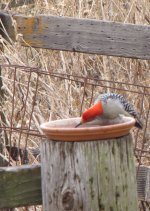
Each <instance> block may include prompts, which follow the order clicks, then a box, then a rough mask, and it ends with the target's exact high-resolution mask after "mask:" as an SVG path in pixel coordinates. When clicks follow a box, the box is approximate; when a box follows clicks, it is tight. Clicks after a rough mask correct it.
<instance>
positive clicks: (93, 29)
mask: <svg viewBox="0 0 150 211" xmlns="http://www.w3.org/2000/svg"><path fill="white" fill-rule="evenodd" d="M0 16H2V15H0ZM2 17H5V16H4V15H3V16H2ZM6 18H7V17H6ZM6 18H3V22H4V25H5V26H6V28H7V29H8V30H9V26H10V22H8V21H6V20H5V19H6ZM12 18H13V20H15V21H16V28H17V32H15V33H18V34H22V35H23V39H24V41H23V42H22V45H25V46H32V47H35V48H46V49H54V50H64V51H73V52H74V51H76V52H83V53H91V54H101V55H109V56H121V57H130V58H140V59H150V26H148V25H147V26H145V25H134V24H123V23H117V22H108V21H99V20H93V19H78V18H71V17H58V16H46V15H45V16H44V15H39V16H35V17H27V16H21V15H12ZM9 34H10V36H11V35H13V33H12V30H9Z"/></svg>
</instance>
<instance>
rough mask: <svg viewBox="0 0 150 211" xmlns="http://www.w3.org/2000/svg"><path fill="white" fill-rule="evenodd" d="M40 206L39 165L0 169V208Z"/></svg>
mask: <svg viewBox="0 0 150 211" xmlns="http://www.w3.org/2000/svg"><path fill="white" fill-rule="evenodd" d="M36 204H42V195H41V168H40V165H23V166H18V167H1V168H0V208H13V207H19V206H25V205H36Z"/></svg>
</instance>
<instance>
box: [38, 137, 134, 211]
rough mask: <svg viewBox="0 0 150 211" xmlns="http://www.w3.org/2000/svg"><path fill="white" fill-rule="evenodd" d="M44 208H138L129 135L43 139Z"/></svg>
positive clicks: (59, 210)
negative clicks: (69, 139) (78, 138)
mask: <svg viewBox="0 0 150 211" xmlns="http://www.w3.org/2000/svg"><path fill="white" fill-rule="evenodd" d="M41 164H42V165H41V173H42V197H43V209H44V210H55V211H64V210H70V211H78V210H80V211H87V210H93V211H94V210H95V211H96V210H115V211H125V210H137V194H136V177H135V164H134V156H133V148H132V138H131V136H130V135H127V136H124V137H121V138H116V139H115V138H114V139H109V140H101V141H88V142H64V141H62V142H61V141H59V142H57V141H52V140H43V141H42V142H41Z"/></svg>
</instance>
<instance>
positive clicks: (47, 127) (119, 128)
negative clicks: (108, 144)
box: [40, 117, 135, 141]
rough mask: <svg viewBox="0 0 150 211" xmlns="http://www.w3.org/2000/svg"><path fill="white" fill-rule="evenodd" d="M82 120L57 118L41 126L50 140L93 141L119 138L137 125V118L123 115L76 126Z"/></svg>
mask: <svg viewBox="0 0 150 211" xmlns="http://www.w3.org/2000/svg"><path fill="white" fill-rule="evenodd" d="M79 122H80V118H70V119H62V120H55V121H50V122H45V123H43V124H42V125H41V126H40V127H41V129H42V131H43V133H44V134H45V135H46V136H47V138H48V139H50V140H56V141H92V140H103V139H111V138H117V137H121V136H124V135H127V134H128V133H129V131H130V129H131V128H132V127H133V126H134V125H135V119H133V118H131V117H121V118H119V119H116V120H112V121H111V122H110V121H109V123H108V122H107V121H104V122H101V125H98V124H97V122H96V121H95V122H91V123H87V124H83V125H81V126H80V127H77V128H75V126H76V125H77V124H78V123H79Z"/></svg>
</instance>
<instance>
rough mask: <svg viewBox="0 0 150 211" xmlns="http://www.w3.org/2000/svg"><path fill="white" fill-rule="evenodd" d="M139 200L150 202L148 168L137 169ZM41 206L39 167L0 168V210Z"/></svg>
mask: <svg viewBox="0 0 150 211" xmlns="http://www.w3.org/2000/svg"><path fill="white" fill-rule="evenodd" d="M137 170H138V172H137V188H138V198H139V200H143V201H148V202H150V168H149V167H146V166H140V167H139V168H137ZM36 204H42V193H41V167H40V165H23V166H18V167H1V168H0V208H12V207H19V206H27V205H36Z"/></svg>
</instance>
